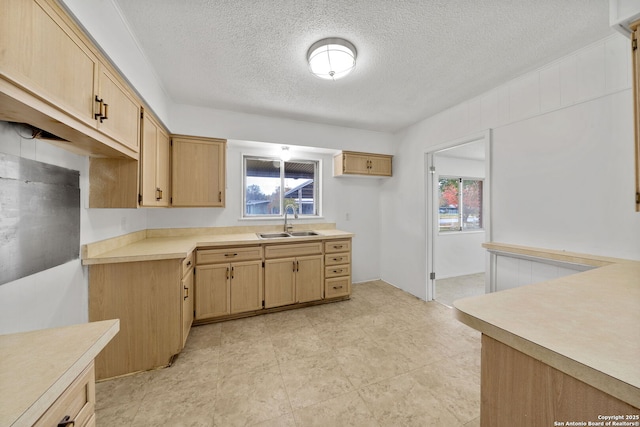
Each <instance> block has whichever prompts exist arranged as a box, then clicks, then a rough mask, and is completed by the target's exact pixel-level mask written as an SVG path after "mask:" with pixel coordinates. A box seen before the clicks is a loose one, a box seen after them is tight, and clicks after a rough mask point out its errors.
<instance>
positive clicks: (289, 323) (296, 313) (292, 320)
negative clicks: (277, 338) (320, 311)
mask: <svg viewBox="0 0 640 427" xmlns="http://www.w3.org/2000/svg"><path fill="white" fill-rule="evenodd" d="M264 323H265V329H266V331H267V333H269V334H280V333H283V332H292V331H295V330H296V329H301V328H309V327H311V322H309V318H308V317H307V316H306V315H305V314H304V312H303V311H301V310H287V311H281V312H279V313H271V314H267V315H265V316H264Z"/></svg>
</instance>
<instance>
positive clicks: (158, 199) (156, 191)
mask: <svg viewBox="0 0 640 427" xmlns="http://www.w3.org/2000/svg"><path fill="white" fill-rule="evenodd" d="M141 122H142V125H141V127H142V131H141V135H142V138H141V140H142V143H141V152H140V199H139V200H140V206H164V207H167V206H169V199H170V197H171V193H170V189H169V172H170V171H169V158H170V139H169V134H168V133H167V132H166V131H165V130H164V128H163V127H162V125H160V124H159V123H158V122H157V121H156V120H155V118H154V117H153V116H152V115H151V114H148V113H147V112H143V113H142V120H141Z"/></svg>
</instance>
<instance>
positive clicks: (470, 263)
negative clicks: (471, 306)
mask: <svg viewBox="0 0 640 427" xmlns="http://www.w3.org/2000/svg"><path fill="white" fill-rule="evenodd" d="M489 138H490V133H489V132H487V133H486V134H481V135H478V136H476V137H472V138H468V139H463V140H459V141H453V142H451V143H449V144H445V145H444V146H440V147H437V148H438V149H437V150H434V151H433V152H431V153H428V155H427V161H428V166H429V167H428V169H429V179H427V184H428V185H427V192H428V194H427V200H428V211H429V215H428V224H427V241H428V250H427V254H428V264H429V266H428V268H429V272H428V275H429V283H428V292H427V294H428V295H430V297H431V298H430V299H433V300H436V301H438V302H441V303H442V304H444V305H447V306H449V307H451V306H453V302H454V301H455V300H457V299H460V298H465V297H469V296H474V295H481V294H484V293H485V291H486V290H487V289H488V286H487V284H488V280H486V278H485V271H486V266H487V264H488V256H487V254H486V251H485V249H484V248H483V247H482V244H483V243H484V242H486V241H489V240H490V238H489V236H490V234H489V224H490V221H489V213H490V212H489V185H488V181H489V159H488V157H489V155H488V154H489V152H490V151H489V150H490V143H489Z"/></svg>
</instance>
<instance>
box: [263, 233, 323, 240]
mask: <svg viewBox="0 0 640 427" xmlns="http://www.w3.org/2000/svg"><path fill="white" fill-rule="evenodd" d="M256 234H257V235H258V237H259V238H261V239H282V238H283V237H307V236H317V235H318V233H316V232H315V231H292V232H290V233H256Z"/></svg>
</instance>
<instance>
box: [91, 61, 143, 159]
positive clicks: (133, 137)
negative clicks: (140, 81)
mask: <svg viewBox="0 0 640 427" xmlns="http://www.w3.org/2000/svg"><path fill="white" fill-rule="evenodd" d="M98 85H99V87H98V91H97V95H96V96H97V97H98V99H100V100H102V104H101V103H100V102H97V101H96V102H95V103H94V108H95V111H94V114H100V113H102V117H101V118H99V119H98V129H100V131H101V132H103V133H104V134H106V135H108V136H110V137H111V138H113V139H115V140H116V141H118V142H119V143H121V144H124V145H126V146H127V147H129V148H131V149H132V150H134V151H136V152H138V146H139V138H140V132H139V129H140V128H139V126H140V105H139V104H138V101H137V100H136V99H135V98H134V97H133V95H132V94H131V93H130V92H129V91H128V90H127V88H126V87H125V86H124V85H123V84H122V83H121V82H120V81H119V80H118V78H117V77H116V76H114V75H113V74H112V73H111V72H110V71H109V70H107V68H106V67H103V66H101V67H100V72H99V75H98ZM94 101H95V100H94Z"/></svg>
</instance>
